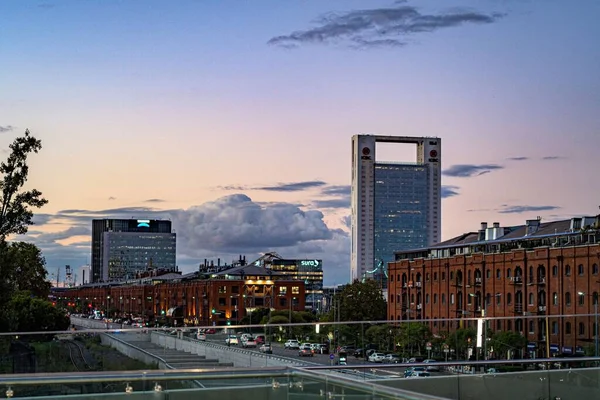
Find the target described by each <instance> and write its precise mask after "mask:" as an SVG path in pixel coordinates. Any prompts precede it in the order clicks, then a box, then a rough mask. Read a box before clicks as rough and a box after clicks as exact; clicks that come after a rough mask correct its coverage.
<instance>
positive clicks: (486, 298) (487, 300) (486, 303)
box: [485, 293, 492, 306]
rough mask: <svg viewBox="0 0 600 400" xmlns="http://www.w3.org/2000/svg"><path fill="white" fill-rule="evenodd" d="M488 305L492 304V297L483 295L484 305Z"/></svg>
mask: <svg viewBox="0 0 600 400" xmlns="http://www.w3.org/2000/svg"><path fill="white" fill-rule="evenodd" d="M490 304H492V295H491V294H489V293H488V294H486V295H485V305H486V306H489V305H490Z"/></svg>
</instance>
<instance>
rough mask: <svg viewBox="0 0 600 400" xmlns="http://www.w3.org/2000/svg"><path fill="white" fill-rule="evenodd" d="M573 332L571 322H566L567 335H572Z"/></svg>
mask: <svg viewBox="0 0 600 400" xmlns="http://www.w3.org/2000/svg"><path fill="white" fill-rule="evenodd" d="M570 334H571V323H570V322H567V323H565V335H570Z"/></svg>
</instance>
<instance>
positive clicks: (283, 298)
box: [279, 297, 287, 307]
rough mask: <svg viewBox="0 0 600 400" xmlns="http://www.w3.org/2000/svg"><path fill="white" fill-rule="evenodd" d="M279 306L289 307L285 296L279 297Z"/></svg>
mask: <svg viewBox="0 0 600 400" xmlns="http://www.w3.org/2000/svg"><path fill="white" fill-rule="evenodd" d="M279 307H287V299H286V298H285V297H280V298H279Z"/></svg>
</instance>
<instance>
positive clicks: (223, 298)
mask: <svg viewBox="0 0 600 400" xmlns="http://www.w3.org/2000/svg"><path fill="white" fill-rule="evenodd" d="M224 305H227V300H226V299H225V297H219V306H224Z"/></svg>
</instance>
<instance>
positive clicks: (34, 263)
mask: <svg viewBox="0 0 600 400" xmlns="http://www.w3.org/2000/svg"><path fill="white" fill-rule="evenodd" d="M0 264H1V265H2V267H3V269H4V272H5V273H4V275H3V281H4V285H5V289H6V290H7V292H8V294H12V293H16V292H21V291H29V292H30V293H31V294H32V295H34V296H36V297H40V298H43V299H46V300H47V297H48V294H49V293H50V287H51V284H50V282H48V281H47V275H48V271H46V268H45V265H46V260H45V258H44V257H43V256H42V252H41V251H40V249H39V248H38V247H37V246H36V245H34V244H32V243H26V242H12V243H6V242H3V243H0Z"/></svg>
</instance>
